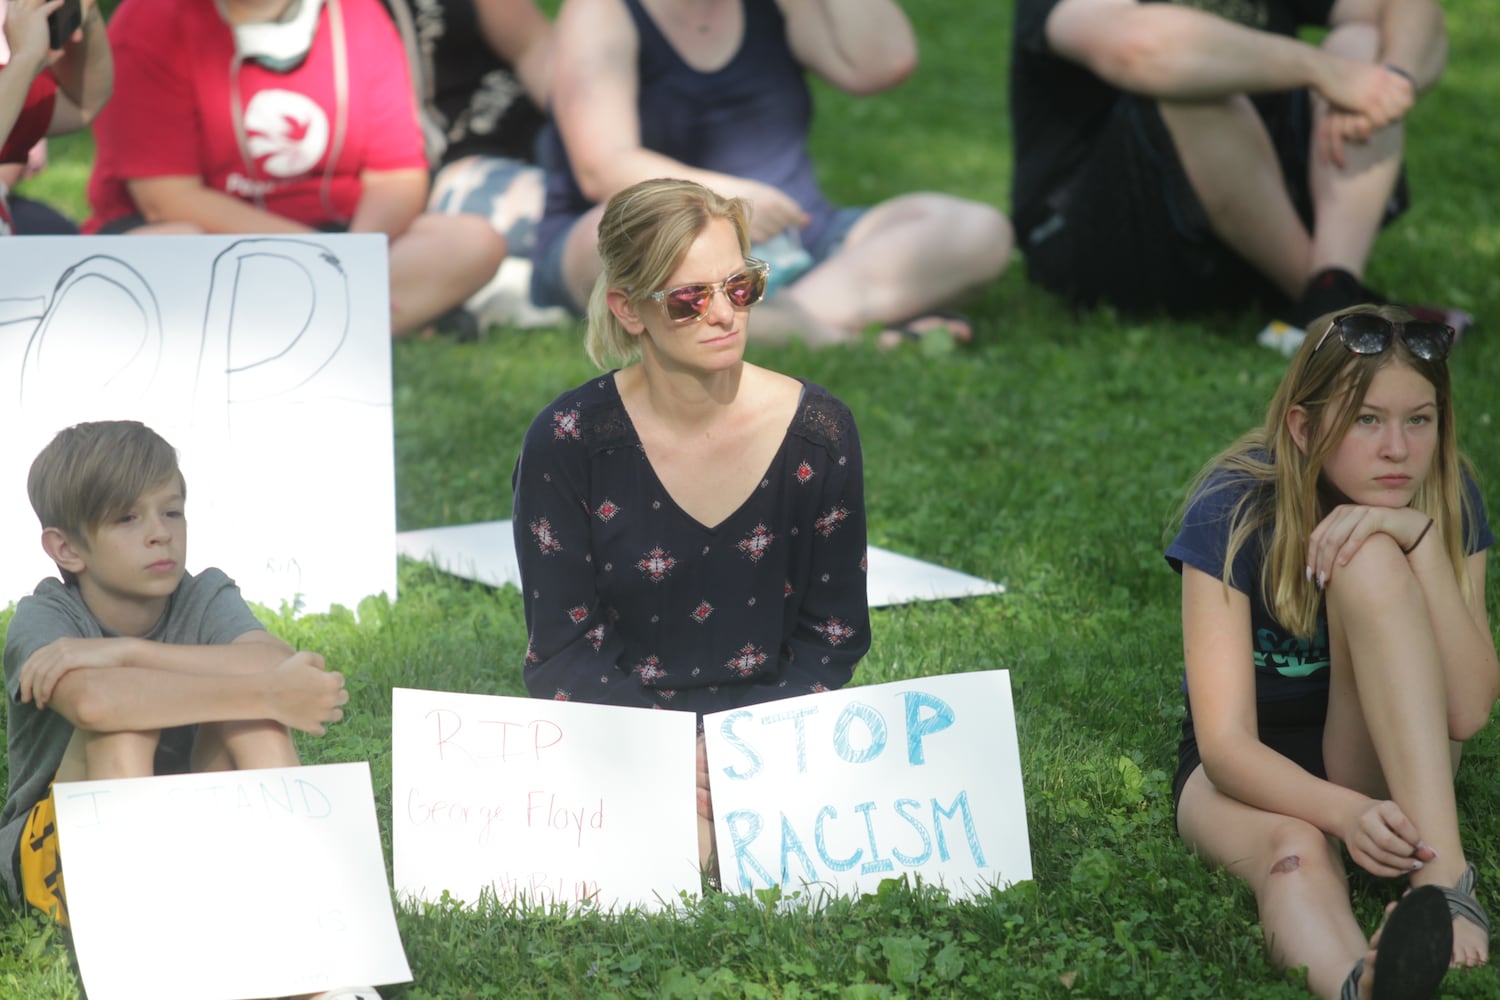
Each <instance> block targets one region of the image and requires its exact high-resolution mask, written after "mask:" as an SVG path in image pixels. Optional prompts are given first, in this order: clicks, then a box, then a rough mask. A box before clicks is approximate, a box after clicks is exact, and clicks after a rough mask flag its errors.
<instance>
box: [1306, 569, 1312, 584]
mask: <svg viewBox="0 0 1500 1000" xmlns="http://www.w3.org/2000/svg"><path fill="white" fill-rule="evenodd" d="M1307 582H1308V583H1312V567H1311V566H1309V567H1307Z"/></svg>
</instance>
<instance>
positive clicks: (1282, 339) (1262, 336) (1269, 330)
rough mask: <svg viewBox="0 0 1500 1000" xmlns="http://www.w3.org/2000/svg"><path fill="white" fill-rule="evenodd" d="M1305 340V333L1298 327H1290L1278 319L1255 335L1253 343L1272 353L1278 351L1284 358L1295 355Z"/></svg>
mask: <svg viewBox="0 0 1500 1000" xmlns="http://www.w3.org/2000/svg"><path fill="white" fill-rule="evenodd" d="M1306 339H1307V332H1306V331H1304V330H1303V329H1302V328H1301V327H1300V326H1292V325H1291V324H1290V323H1284V322H1282V321H1281V320H1279V319H1273V320H1271V322H1269V323H1267V324H1266V326H1265V329H1263V330H1261V331H1260V333H1258V334H1256V335H1255V342H1256V343H1257V344H1259V345H1260V346H1262V347H1269V348H1271V350H1273V351H1280V352H1281V353H1282V355H1283V356H1284V357H1288V358H1289V357H1291V356H1292V355H1293V354H1296V353H1297V348H1299V347H1301V346H1302V342H1303V341H1304V340H1306Z"/></svg>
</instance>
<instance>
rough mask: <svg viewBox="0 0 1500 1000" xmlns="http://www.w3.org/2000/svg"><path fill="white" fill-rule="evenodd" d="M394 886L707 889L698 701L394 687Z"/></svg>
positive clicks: (655, 892) (668, 895) (644, 901)
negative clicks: (699, 807) (648, 705)
mask: <svg viewBox="0 0 1500 1000" xmlns="http://www.w3.org/2000/svg"><path fill="white" fill-rule="evenodd" d="M391 729H392V734H391V744H392V748H391V749H392V783H391V785H392V789H391V795H392V803H391V804H392V810H391V814H392V815H391V824H392V831H391V832H392V848H393V852H394V854H395V872H396V888H397V891H398V892H399V893H401V894H402V895H404V896H412V897H416V898H420V899H431V900H436V899H438V898H440V897H441V895H442V893H443V892H445V891H446V892H447V893H448V894H449V895H450V896H452V897H453V898H456V899H460V900H464V901H465V902H469V903H473V902H476V901H478V900H479V898H480V896H481V895H483V894H492V895H493V896H494V897H496V898H497V899H499V900H500V901H507V900H510V899H523V900H526V901H529V902H536V903H569V904H574V903H597V904H598V905H599V906H601V907H603V908H606V909H613V908H615V907H617V906H621V905H635V906H641V907H648V908H655V907H658V906H661V905H662V904H663V903H664V902H665V903H670V902H671V901H672V900H675V899H677V898H678V896H679V894H680V893H681V892H683V891H688V892H692V893H696V892H697V890H698V884H699V875H698V868H697V855H698V847H697V840H696V836H697V834H696V825H695V819H694V817H695V815H696V805H695V799H694V791H693V788H694V779H693V766H694V765H693V746H694V720H693V716H692V714H691V713H682V712H655V711H648V710H643V709H629V708H617V707H610V706H603V705H584V704H578V703H573V702H554V701H544V700H536V699H531V698H506V697H497V696H490V695H475V694H455V693H447V692H438V691H419V690H412V689H408V688H397V689H396V690H395V691H394V692H393V693H392V722H391Z"/></svg>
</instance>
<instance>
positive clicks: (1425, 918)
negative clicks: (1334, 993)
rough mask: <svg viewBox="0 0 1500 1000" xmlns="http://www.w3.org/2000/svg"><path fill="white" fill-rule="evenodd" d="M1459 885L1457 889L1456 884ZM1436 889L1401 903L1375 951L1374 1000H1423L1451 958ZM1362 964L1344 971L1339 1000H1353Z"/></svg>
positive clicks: (1449, 922)
mask: <svg viewBox="0 0 1500 1000" xmlns="http://www.w3.org/2000/svg"><path fill="white" fill-rule="evenodd" d="M1460 884H1462V883H1460ZM1451 891H1453V890H1449V889H1444V888H1443V887H1442V886H1434V885H1424V886H1421V887H1420V888H1417V889H1413V890H1411V891H1410V892H1408V893H1407V894H1406V895H1404V896H1402V897H1401V901H1400V902H1398V903H1397V904H1396V908H1395V909H1394V910H1392V911H1391V915H1390V916H1389V917H1387V918H1386V921H1385V926H1384V928H1383V929H1382V930H1381V932H1380V944H1379V946H1378V947H1377V948H1376V949H1375V989H1374V991H1373V996H1374V1000H1429V998H1431V997H1433V996H1435V995H1436V994H1437V988H1438V984H1439V983H1441V982H1442V981H1443V975H1444V973H1446V972H1447V971H1448V961H1449V959H1450V958H1452V956H1453V917H1452V916H1451V915H1450V913H1449V901H1448V893H1449V892H1451ZM1364 973H1365V960H1364V959H1363V958H1361V959H1360V960H1359V961H1357V962H1355V963H1354V968H1352V969H1350V970H1349V977H1348V978H1347V979H1345V980H1344V985H1343V988H1342V989H1340V990H1339V1000H1359V981H1360V980H1361V979H1363V978H1364Z"/></svg>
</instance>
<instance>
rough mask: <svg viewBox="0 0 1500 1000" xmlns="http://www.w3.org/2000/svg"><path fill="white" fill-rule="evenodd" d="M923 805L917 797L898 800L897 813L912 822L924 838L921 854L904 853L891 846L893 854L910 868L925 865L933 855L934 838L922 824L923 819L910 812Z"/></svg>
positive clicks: (918, 833) (913, 826)
mask: <svg viewBox="0 0 1500 1000" xmlns="http://www.w3.org/2000/svg"><path fill="white" fill-rule="evenodd" d="M921 807H922V803H920V802H918V801H917V800H916V799H897V800H896V814H897V815H898V816H900V817H901V818H902V819H904V820H906V821H907V822H908V823H910V824H911V826H912V829H913V830H916V831H917V836H919V837H921V838H922V853H921V854H916V855H907V854H902V853H901V852H900V851H899V850H897V849H896V848H894V847H893V848H891V856H892V857H894V858H895V859H896V860H897V861H899V862H901V863H902V864H903V865H905V866H906V867H908V868H916V867H918V866H919V865H925V864H926V863H927V859H928V858H930V857H932V838H931V837H929V836H928V835H927V828H926V827H925V826H923V825H922V821H921V820H920V819H919V818H917V817H916V816H913V815H911V813H910V810H912V809H920V808H921Z"/></svg>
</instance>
